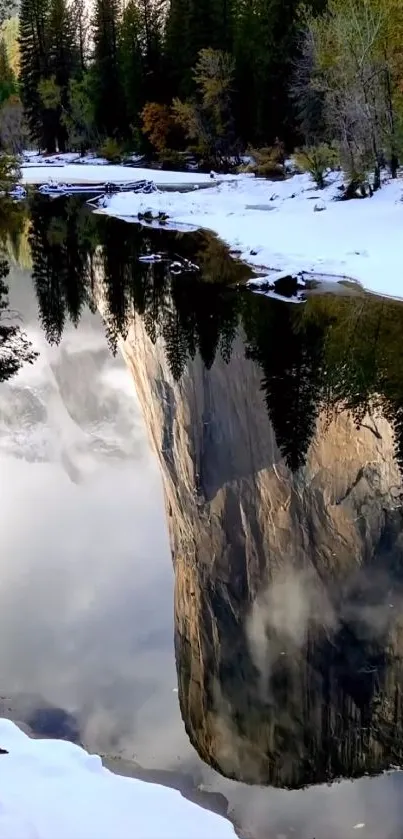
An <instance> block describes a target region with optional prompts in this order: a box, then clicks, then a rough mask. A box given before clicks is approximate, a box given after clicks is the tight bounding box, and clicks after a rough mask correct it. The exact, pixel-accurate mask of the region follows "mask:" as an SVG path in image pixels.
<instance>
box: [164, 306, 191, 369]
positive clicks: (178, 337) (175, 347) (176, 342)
mask: <svg viewBox="0 0 403 839" xmlns="http://www.w3.org/2000/svg"><path fill="white" fill-rule="evenodd" d="M162 334H163V337H164V341H165V352H166V356H167V362H168V366H169V369H170V372H171V375H172V376H173V378H174V380H175V382H179V380H180V378H181V377H182V375H183V373H184V372H185V369H186V364H187V360H188V350H187V342H186V335H185V334H184V332H183V329H182V326H181V323H180V319H179V316H178V311H177V310H174V311H171V312H167V313H166V316H165V319H164V324H163V327H162Z"/></svg>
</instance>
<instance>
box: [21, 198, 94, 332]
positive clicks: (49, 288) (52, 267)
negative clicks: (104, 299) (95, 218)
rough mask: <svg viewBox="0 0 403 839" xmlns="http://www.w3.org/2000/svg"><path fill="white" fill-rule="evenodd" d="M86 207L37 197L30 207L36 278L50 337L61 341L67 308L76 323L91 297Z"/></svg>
mask: <svg viewBox="0 0 403 839" xmlns="http://www.w3.org/2000/svg"><path fill="white" fill-rule="evenodd" d="M82 215H83V207H82V204H81V203H80V202H79V201H77V200H76V199H67V200H63V201H56V202H50V201H48V200H45V201H43V200H41V199H37V200H35V201H34V202H33V204H32V207H31V231H30V244H31V252H32V262H33V279H34V285H35V290H36V294H37V298H38V304H39V311H40V318H41V322H42V325H43V328H44V331H45V335H46V337H47V340H48V341H49V342H50V343H56V344H57V343H59V341H60V338H61V336H62V332H63V328H64V324H65V319H66V312H68V314H69V316H70V318H71V320H72V322H73V323H74V324H75V325H77V324H78V322H79V319H80V316H81V311H82V308H83V306H84V304H85V302H86V300H87V299H88V284H89V254H88V242H86V241H85V240H84V239H83V238H82V237H81V235H80V231H81V225H82V223H83V219H82Z"/></svg>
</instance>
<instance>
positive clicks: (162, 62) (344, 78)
mask: <svg viewBox="0 0 403 839" xmlns="http://www.w3.org/2000/svg"><path fill="white" fill-rule="evenodd" d="M8 1H9V0H3V4H4V3H7V2H8ZM7 14H10V10H7V7H4V5H3V8H2V16H3V18H5V17H7ZM402 44H403V4H402V2H401V0H197V2H196V0H93V2H92V4H91V5H88V3H86V2H84V0H21V6H20V9H19V26H17V22H16V19H15V17H14V19H12V20H8V21H6V24H5V25H3V36H2V39H1V40H0V108H1V109H0V142H1V143H2V145H3V147H6V148H7V149H8V150H12V151H15V150H18V148H21V146H23V145H24V144H25V143H26V142H27V140H28V138H29V139H30V141H31V142H32V143H33V144H34V145H35V146H36V147H38V148H39V149H41V150H46V151H48V152H53V151H55V150H59V151H65V150H74V151H82V152H84V151H85V150H87V149H97V150H98V151H100V152H101V153H102V154H104V156H106V157H107V158H109V159H118V158H120V157H121V155H122V154H123V153H124V152H128V151H142V152H143V153H144V152H145V153H147V154H148V155H150V156H154V157H155V158H157V159H158V161H159V162H160V163H161V164H162V165H167V166H170V165H171V166H179V165H181V164H183V161H184V155H185V153H186V152H190V153H192V154H193V155H194V156H195V157H196V159H197V160H198V161H199V163H201V165H203V163H204V164H205V165H206V166H212V165H214V166H216V167H229V166H230V165H234V164H235V163H237V164H239V162H240V156H241V155H242V154H244V153H245V151H246V150H248V149H252V152H253V153H252V157H253V161H254V165H255V168H258V169H259V172H260V173H261V174H269V175H270V174H273V172H275V173H276V174H277V175H278V176H281V175H282V174H283V163H284V155H285V153H289V152H290V151H292V150H294V149H295V148H299V149H300V150H301V149H302V151H300V154H299V161H300V163H301V165H302V166H303V167H304V168H308V169H309V170H310V171H312V173H313V174H314V176H315V178H316V180H317V182H318V184H319V185H321V175H322V174H323V171H324V170H325V169H326V167H328V166H329V165H333V164H336V165H337V164H341V165H342V166H343V168H344V169H345V171H347V172H348V174H349V176H350V180H351V182H352V183H353V185H355V184H356V183H360V182H361V181H362V180H364V179H365V176H367V174H368V173H369V172H371V173H374V175H375V177H374V179H373V185H374V186H375V188H376V187H377V186H379V173H380V170H381V168H382V167H383V166H385V165H386V166H388V167H389V168H390V171H391V173H392V175H395V174H396V170H397V167H398V164H399V160H400V157H401V155H402V152H403V48H402ZM24 115H25V116H24ZM183 165H184V164H183Z"/></svg>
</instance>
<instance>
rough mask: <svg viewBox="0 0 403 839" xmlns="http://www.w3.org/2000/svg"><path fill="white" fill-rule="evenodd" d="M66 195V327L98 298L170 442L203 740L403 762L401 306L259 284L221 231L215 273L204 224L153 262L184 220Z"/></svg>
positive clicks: (51, 243) (152, 428)
mask: <svg viewBox="0 0 403 839" xmlns="http://www.w3.org/2000/svg"><path fill="white" fill-rule="evenodd" d="M48 206H49V205H46V204H45V205H44V204H42V203H41V204H38V206H37V207H36V208H35V207H34V208H33V223H32V229H31V247H32V255H33V263H34V265H33V268H34V281H35V288H36V293H37V299H38V303H39V307H40V312H41V320H42V324H43V327H44V330H45V333H46V335H47V337H48V340H49V341H51V342H55V343H57V342H58V340H59V339H60V335H61V333H62V331H63V327H64V323H65V320H66V317H67V316H69V317H70V319H71V320H72V322H73V323H75V322H77V321H78V319H79V317H80V312H81V308H82V306H83V305H84V303H86V304H88V305H90V307H92V308H95V307H96V306H98V307H99V308H100V310H101V312H102V314H103V318H104V323H105V329H106V336H107V340H108V344H109V346H110V348H111V349H112V350H113V351H116V348H117V346H118V345H119V347H120V349H121V350H122V352H123V355H124V357H125V359H126V362H127V364H128V366H129V368H130V370H131V372H132V375H133V378H134V381H135V383H136V387H137V393H138V396H139V399H140V401H141V404H142V410H143V414H144V417H145V420H146V424H147V428H148V431H149V435H150V438H151V440H152V441H153V444H154V447H155V450H156V452H157V455H158V457H159V460H160V465H161V471H162V475H163V479H164V488H165V500H166V507H167V513H168V520H169V526H170V536H171V547H172V553H173V558H174V564H175V577H176V587H175V650H176V661H177V672H178V686H179V699H180V705H181V711H182V716H183V720H184V724H185V727H186V730H187V732H188V735H189V737H190V740H191V742H192V743H193V745H194V746H195V748H196V749H197V751H198V753H199V754H200V756H201V757H202V758H203V760H204V761H206V762H207V763H209V764H210V765H211V766H213V767H214V768H215V769H217V770H218V771H219V772H221V773H222V774H223V775H225V776H227V777H231V778H235V779H237V780H242V781H246V782H248V783H253V784H271V785H276V786H280V787H290V788H298V787H301V786H304V785H307V784H316V783H320V782H323V781H330V780H332V779H334V778H337V777H342V776H343V777H357V776H359V775H363V774H365V773H378V772H381V771H382V770H383V769H385V768H387V767H389V766H391V765H393V764H400V763H401V762H402V747H401V745H400V739H401V738H400V731H401V728H402V710H401V702H402V700H401V686H402V672H401V667H402V654H403V646H402V619H401V611H402V609H401V607H402V567H403V565H402V535H401V533H402V524H403V521H402V510H401V467H402V465H403V369H402V368H401V363H400V357H401V335H402V334H403V333H402V327H403V307H402V306H401V305H400V304H397V303H394V302H392V301H383V300H378V299H376V298H373V297H370V296H367V295H364V294H362V295H357V296H354V297H342V296H340V297H334V296H330V295H329V296H317V297H311V298H310V299H309V300H308V302H307V303H306V305H305V306H291V305H285V304H283V303H280V302H277V301H274V300H269V299H263V298H258V297H255V296H253V295H251V294H249V293H248V292H247V291H245V290H236V289H234V288H229V287H228V286H227V285H226V283H228V281H229V280H233V281H236V280H237V279H238V278H239V276H238V273H237V272H239V271H240V270H241V268H240V267H239V266H236V264H233V263H230V262H229V261H228V260H227V262H226V261H225V260H224V267H223V251H222V249H221V250H220V245H219V243H217V242H216V240H212V241H210V240H209V239H208V238H204V239H203V237H202V238H201V239H199V244H198V246H197V247H198V248H199V253H198V262H199V264H201V265H202V272H201V275H198V276H194V275H192V276H189V274H188V272H187V271H186V269H185V270H182V272H181V273H180V274H176V272H175V269H174V268H173V256H174V254H177V253H178V251H179V253H180V256H181V258H182V267H183V265H184V264H185V263H184V261H183V260H185V259H186V258H187V257H189V258H190V257H191V258H192V259H193V260H194V258H195V257H194V250H195V242H194V240H192V245H190V244H188V242H189V240H188V239H186V237H178V236H175V235H173V236H171V240H170V253H169V258H167V259H165V260H161V262H159V263H155V264H150V263H147V262H144V261H142V260H141V257H144V256H146V255H147V254H148V253H149V252H150V251H151V250H154V251H155V250H157V249H158V236H160V237H161V236H165V237H166V235H167V234H166V233H164V234H161V233H160V232H159V231H146V232H144V231H141V230H140V229H138V228H133V227H131V226H129V225H127V226H125V225H122V224H121V223H118V222H114V221H112V220H107V219H99V218H96V217H94V216H88V214H86V212H85V211H84V210H83V208H82V207H80V206H79V205H78V204H77V202H74V201H73V202H71V201H70V202H69V204H68V207H67V209H66V207H64V209H63V218H62V223H60V224H59V223H58V222H57V220H56V221H55V210H54V207H52V212H50V211H49V213H48V216H47V215H46V213H47V212H48V210H47V207H48ZM161 241H162V239H161ZM163 241H164V247H165V248H166V247H167V244H166V243H167V241H168V240H167V239H166V238H164V240H163ZM187 248H189V251H187ZM214 249H215V250H214ZM171 251H172V252H171ZM67 254H68V258H67V256H66V255H67ZM228 265H232V266H233V267H232V268H229V267H228ZM234 265H235V267H234ZM226 267H227V269H228V275H227V276H224V274H225V273H226ZM231 271H233V272H234V273H231ZM204 274H206V276H204ZM203 279H204V280H205V279H208V280H209V281H210V282H208V283H206V282H203ZM212 280H215V282H213V281H212ZM222 280H225V282H221V281H222Z"/></svg>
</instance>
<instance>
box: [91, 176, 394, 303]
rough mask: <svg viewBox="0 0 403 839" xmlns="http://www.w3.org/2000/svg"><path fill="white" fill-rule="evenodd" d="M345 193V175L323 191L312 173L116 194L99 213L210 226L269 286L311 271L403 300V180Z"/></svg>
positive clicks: (182, 225) (176, 224)
mask: <svg viewBox="0 0 403 839" xmlns="http://www.w3.org/2000/svg"><path fill="white" fill-rule="evenodd" d="M149 174H150V173H149ZM341 187H342V175H341V174H340V173H334V174H333V175H331V176H330V178H329V184H328V186H327V187H326V188H325V189H324V190H318V189H317V188H316V186H315V184H314V183H313V182H312V179H311V178H310V176H309V175H293V176H292V177H290V178H289V179H287V180H286V181H282V182H271V181H266V180H260V179H255V178H251V177H248V176H242V175H240V176H237V177H236V178H233V179H232V180H231V181H229V182H224V183H221V184H216V185H214V186H213V187H211V188H209V189H204V190H202V191H200V192H198V191H196V192H189V193H186V194H183V193H178V192H176V193H175V192H170V193H169V194H167V193H158V192H157V193H153V194H151V195H135V194H133V193H130V192H129V193H125V194H118V195H113V196H111V197H108V198H106V199H105V202H104V206H103V208H102V209H101V210H100V211H99V212H102V213H106V214H108V215H113V216H117V217H119V218H122V219H125V220H127V221H129V220H131V221H137V220H138V217H139V214H140V215H142V216H144V214H151V215H152V216H154V217H156V216H158V214H159V213H163V214H164V215H166V216H167V217H168V223H169V225H170V226H173V227H178V228H179V229H194V228H200V227H203V228H208V229H210V230H212V231H214V232H215V233H216V234H217V235H218V236H219V237H220V238H221V239H223V240H224V241H225V242H226V243H227V244H228V245H229V247H230V248H231V250H232V252H233V253H234V254H236V255H237V256H238V257H240V258H241V259H243V260H245V261H246V262H248V263H249V264H251V265H252V266H254V267H255V268H256V269H258V270H259V271H260V272H263V273H264V274H266V275H267V277H266V279H269V280H275V279H278V278H279V277H280V276H284V275H286V274H301V273H302V274H303V273H309V274H315V275H319V276H321V277H326V276H328V277H329V278H331V279H332V280H334V279H335V278H339V279H344V280H345V279H351V280H355V281H357V282H359V283H361V284H362V285H363V286H364V287H365V288H367V289H368V290H370V291H373V292H376V293H379V294H384V295H390V296H393V297H401V296H403V282H402V281H401V279H400V274H399V272H398V271H397V268H398V266H399V264H400V247H401V245H400V241H401V231H402V229H403V204H402V196H403V179H402V178H399V179H397V180H395V181H390V182H387V183H384V185H383V187H382V189H381V190H380V191H379V192H377V193H376V194H375V195H374V196H373V197H372V198H367V199H363V200H356V201H337V200H336V199H337V198H338V197H339V196H340V194H341Z"/></svg>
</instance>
